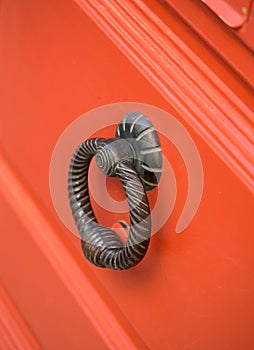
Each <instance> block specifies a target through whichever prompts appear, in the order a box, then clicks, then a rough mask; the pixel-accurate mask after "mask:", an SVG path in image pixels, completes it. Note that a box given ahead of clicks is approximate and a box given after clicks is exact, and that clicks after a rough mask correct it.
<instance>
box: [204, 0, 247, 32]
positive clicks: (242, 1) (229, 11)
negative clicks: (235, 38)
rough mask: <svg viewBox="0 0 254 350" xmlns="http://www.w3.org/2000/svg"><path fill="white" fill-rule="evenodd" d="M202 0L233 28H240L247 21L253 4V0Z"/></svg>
mask: <svg viewBox="0 0 254 350" xmlns="http://www.w3.org/2000/svg"><path fill="white" fill-rule="evenodd" d="M202 1H203V2H204V3H205V4H206V5H208V6H209V7H210V8H211V9H212V10H213V11H214V12H215V13H216V14H217V15H218V16H219V17H220V19H222V20H223V21H224V22H225V23H226V24H227V25H228V26H230V27H232V28H239V27H241V26H243V25H244V24H245V23H246V22H247V20H248V16H249V13H250V10H251V6H252V0H223V1H216V0H202Z"/></svg>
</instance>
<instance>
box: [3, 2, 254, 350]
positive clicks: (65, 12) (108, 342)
mask: <svg viewBox="0 0 254 350" xmlns="http://www.w3.org/2000/svg"><path fill="white" fill-rule="evenodd" d="M108 3H109V1H104V2H101V6H102V5H103V6H104V8H102V7H101V8H99V7H98V8H97V10H98V11H99V10H100V11H101V12H102V13H105V14H109V13H110V11H109V9H108V7H107V5H108ZM116 4H117V2H116ZM124 4H125V5H126V6H127V5H128V2H125V3H124ZM132 8H133V7H130V9H132ZM113 9H114V8H113V7H111V11H113ZM86 11H87V12H89V11H90V10H89V9H88V8H87V9H86ZM135 11H137V12H135ZM135 11H134V12H135V13H136V14H139V11H138V9H136V10H135ZM161 11H162V10H161ZM96 13H97V14H98V12H96ZM123 13H125V12H123ZM130 13H131V11H130ZM160 15H161V16H164V15H165V16H166V17H167V16H168V14H167V12H165V13H164V12H163V11H162V12H161V13H160ZM172 16H173V15H172ZM90 17H93V14H92V12H90ZM173 17H174V16H173ZM96 18H97V20H98V25H99V26H100V27H101V28H102V27H103V23H104V22H102V20H101V19H100V21H99V15H97V17H96ZM96 18H95V16H94V17H93V19H94V21H96ZM100 18H101V17H100ZM142 18H143V17H142ZM142 18H141V19H142ZM122 21H123V23H122V28H124V17H122ZM165 21H166V19H165ZM0 23H1V56H0V60H1V62H0V76H1V84H0V85H1V86H0V88H1V93H0V99H1V100H0V151H1V158H0V174H1V175H0V193H1V202H0V203H1V210H0V212H1V221H0V224H1V231H0V232H1V236H0V239H1V244H0V249H1V252H0V266H1V267H0V279H1V284H2V285H3V287H4V292H1V293H0V294H1V296H2V300H3V301H2V303H1V307H2V310H1V315H6V316H4V317H2V318H1V325H4V327H3V328H2V329H4V331H3V333H2V337H1V339H2V343H1V344H3V345H2V347H3V348H4V349H13V348H15V347H14V345H13V344H15V346H16V348H19V349H24V348H27V349H29V348H36V346H37V345H38V346H39V347H41V348H44V349H56V348H57V349H58V348H59V349H84V348H96V349H104V348H105V347H108V348H112V349H113V348H114V349H130V348H137V349H142V348H145V347H146V346H147V347H148V348H150V349H170V348H172V349H184V348H188V349H193V350H199V349H200V350H201V349H202V350H203V349H223V350H227V349H231V350H232V349H233V350H234V349H235V350H238V349H246V348H252V347H253V345H254V337H253V332H252V324H253V315H254V302H253V293H254V283H253V278H252V274H253V264H254V255H253V244H254V236H253V232H254V218H253V207H254V199H253V195H252V191H253V188H252V187H251V185H252V183H253V182H252V181H251V180H252V178H253V174H252V173H251V165H253V157H251V145H250V144H251V135H252V134H251V133H252V118H253V115H252V114H251V111H252V110H253V102H252V101H253V99H252V93H253V92H252V90H251V89H250V88H249V86H246V85H245V83H243V81H241V79H239V76H238V75H237V74H236V73H235V72H234V71H232V70H230V69H228V66H227V63H225V65H221V61H220V60H217V58H216V57H215V56H213V55H214V53H212V54H211V57H214V58H213V60H212V63H213V67H212V68H211V67H210V66H209V65H208V66H207V65H205V64H204V65H200V66H199V67H196V68H195V66H196V63H197V62H198V63H202V62H203V59H204V57H210V56H209V55H210V53H209V50H208V49H207V52H204V51H203V50H202V48H201V46H199V44H198V40H197V39H196V37H195V36H194V34H193V37H192V34H190V33H189V34H187V32H186V33H185V31H184V29H183V27H181V21H180V20H179V17H175V23H176V24H177V23H178V26H176V29H175V30H176V32H174V31H172V32H170V33H171V34H172V33H173V34H174V36H173V40H171V41H170V40H169V41H168V42H167V43H168V49H169V50H170V52H169V54H170V53H171V54H175V56H173V59H172V60H171V61H167V63H168V64H170V65H171V68H172V71H173V70H174V69H175V67H176V66H177V62H179V64H180V63H181V64H180V66H182V64H183V63H185V64H186V66H185V67H186V70H185V71H187V72H188V74H187V76H189V78H188V79H189V80H186V79H187V77H186V74H185V73H184V72H183V69H180V68H179V70H175V72H176V74H175V75H176V78H174V76H173V74H171V72H172V71H171V70H170V69H168V70H164V69H162V68H161V69H160V67H162V61H160V60H158V61H157V66H156V67H157V68H158V71H157V73H156V74H154V75H152V73H153V70H154V67H155V65H154V62H153V61H152V60H153V59H154V57H152V59H151V60H150V66H148V65H147V64H146V62H145V59H142V57H144V56H142V57H141V58H140V61H139V63H137V62H138V61H137V60H135V59H136V58H135V57H136V56H135V54H136V51H135V49H134V47H135V45H136V44H135V45H134V46H133V45H131V44H130V41H129V40H130V38H131V36H130V37H128V38H127V37H125V41H124V39H123V38H122V39H121V40H123V41H122V49H121V50H123V51H124V49H123V48H124V46H123V43H124V42H125V43H126V42H127V44H128V45H127V46H128V47H129V51H125V53H126V54H127V56H128V59H127V58H126V57H125V56H124V55H123V53H122V52H121V51H120V50H119V48H118V47H120V45H121V40H120V37H118V39H116V38H117V34H116V31H115V30H114V23H113V22H111V25H110V26H109V27H107V28H108V29H107V28H106V26H104V31H105V33H106V34H107V35H108V36H110V35H112V38H111V39H112V41H114V42H116V41H117V42H118V44H117V45H118V47H117V46H115V45H114V44H113V43H112V41H111V40H110V39H109V38H107V36H106V35H105V33H104V31H101V30H100V29H98V27H97V25H96V24H95V23H94V22H93V21H91V19H89V17H88V16H87V15H86V14H85V13H84V12H83V10H81V9H80V7H78V6H77V5H76V4H75V3H74V2H73V1H71V0H64V1H61V4H60V3H59V1H57V0H53V1H44V2H38V1H37V2H30V1H28V0H27V1H22V3H21V2H15V1H13V2H8V1H2V3H1V21H0ZM96 23H97V22H96ZM119 23H120V22H119ZM139 23H140V24H142V25H143V24H145V23H146V22H144V23H143V22H142V21H141V20H140V22H139ZM110 27H111V34H110V32H109V28H110ZM119 28H120V26H119ZM164 28H165V27H164ZM139 33H140V34H142V33H143V32H141V31H140V32H139ZM184 33H185V35H186V36H184ZM173 34H172V35H173ZM182 36H184V38H185V41H186V42H189V40H190V43H196V44H195V47H193V51H192V50H190V47H189V46H188V45H186V46H183V45H182V41H181V38H182ZM132 37H133V38H134V39H135V35H133V36H132ZM161 39H162V36H159V37H158V40H161ZM196 40H197V41H196ZM155 44H157V43H155ZM178 44H179V45H178ZM180 44H181V45H180ZM146 45H147V42H146V41H144V40H143V49H144V51H143V52H144V53H148V52H149V51H146V50H147V47H146ZM163 45H164V44H163ZM180 46H181V47H182V48H183V51H185V50H186V51H185V54H186V53H188V54H190V55H193V56H189V59H188V60H187V59H186V57H185V56H184V53H183V52H182V51H181V50H180V49H179V47H180ZM193 46H194V45H193ZM136 47H137V46H136ZM154 47H155V48H157V46H154ZM163 47H164V46H163ZM199 50H200V51H199ZM197 52H198V53H199V55H198V57H199V60H198V61H195V62H196V63H195V64H192V62H193V60H192V59H193V58H195V59H196V55H197ZM243 52H244V51H243ZM131 53H132V56H131ZM160 57H164V58H165V59H166V58H167V55H166V56H160ZM146 58H147V56H146ZM129 59H131V61H132V63H131V62H130V61H129ZM142 60H143V63H144V64H141V63H140V62H141V61H142ZM178 60H179V61H178ZM250 62H251V60H250V59H249V61H248V64H250ZM133 64H134V65H135V67H134V65H133ZM210 64H211V62H210ZM136 67H137V68H138V70H137V69H136ZM149 67H150V71H149ZM142 68H143V73H145V74H142ZM168 68H170V67H168ZM194 68H195V70H194ZM192 69H193V70H192ZM192 74H193V75H192ZM206 74H207V75H206ZM144 75H145V77H144ZM153 77H154V78H153ZM156 77H157V82H156V81H155V78H156ZM163 77H164V78H165V80H167V79H168V78H169V77H170V79H171V78H172V85H171V86H169V85H170V84H168V85H165V84H164V82H165V81H164V80H163V79H162V78H163ZM196 77H198V79H201V78H202V80H198V82H199V81H202V82H203V84H205V85H204V89H203V88H202V86H201V87H198V86H196V87H195V84H194V83H191V82H192V81H195V78H196ZM153 79H154V80H153ZM160 79H161V80H160ZM181 80H182V84H183V83H184V82H186V81H188V86H186V87H185V89H183V90H182V99H181V97H180V88H179V89H177V86H178V84H180V81H181ZM252 82H253V81H252ZM197 85H198V84H197ZM179 86H180V85H179ZM159 87H161V90H160V91H158V90H159ZM181 88H183V86H181ZM191 88H193V89H191ZM205 88H208V89H209V94H208V93H206V91H205ZM236 90H237V93H236ZM188 94H189V98H190V97H193V96H195V99H194V101H193V103H192V104H191V103H189V100H186V99H187V98H188ZM198 96H199V98H198ZM215 97H216V98H215ZM185 98H186V99H185ZM217 98H218V99H219V100H218V102H217V104H216V103H215V100H216V99H217ZM204 99H207V100H205V101H208V99H209V103H202V101H204ZM190 100H191V98H190ZM119 101H139V102H144V103H149V104H153V105H156V106H158V107H160V108H163V109H165V110H167V111H168V112H169V113H171V114H173V115H174V116H176V118H177V119H178V120H179V121H180V122H181V123H183V125H184V126H185V127H186V128H187V130H188V131H189V133H190V134H191V136H192V138H193V139H194V141H195V143H196V145H197V147H198V150H199V152H200V156H201V159H202V162H203V167H204V180H205V182H204V194H203V198H202V201H201V205H200V208H199V210H198V213H197V215H196V217H195V219H194V220H193V222H192V223H191V224H190V225H189V227H188V228H187V229H186V231H185V232H184V233H183V234H182V235H180V236H179V235H176V234H175V233H174V228H175V224H176V222H177V219H178V217H179V215H180V213H181V209H182V205H183V202H184V199H185V198H186V192H187V184H186V173H185V174H184V175H183V162H182V159H181V157H180V155H179V154H178V152H177V151H176V150H175V149H174V147H173V146H172V145H171V144H170V142H168V141H167V140H166V139H164V138H161V142H162V149H163V152H164V154H165V155H166V156H167V157H168V158H169V159H170V163H171V165H172V167H173V168H174V170H175V173H176V179H177V183H178V185H179V188H180V189H182V190H181V191H178V198H177V203H176V207H175V209H174V211H173V213H172V215H171V217H170V218H169V219H168V221H167V222H166V224H165V225H164V227H163V228H162V229H161V230H160V232H158V233H157V234H156V235H155V236H154V237H153V238H152V242H151V246H150V249H149V251H148V254H147V256H146V257H145V259H144V261H143V262H142V263H141V264H140V265H139V266H138V267H137V268H135V269H131V270H129V271H124V272H120V271H119V272H116V271H110V270H103V269H98V268H96V267H93V266H92V265H91V264H89V263H88V262H87V261H86V260H84V258H83V256H82V252H81V249H80V242H79V240H78V239H77V238H75V237H74V236H73V235H72V234H70V232H68V230H67V229H66V228H65V227H64V226H63V225H62V224H61V222H60V221H59V219H58V217H57V215H56V213H55V210H54V208H53V206H52V202H51V198H50V193H49V185H48V171H49V163H50V159H51V155H52V152H53V149H54V146H55V143H56V141H57V139H58V137H59V136H60V134H61V133H62V132H63V130H64V129H65V128H66V127H67V126H68V125H69V123H71V122H72V121H73V120H75V118H77V117H78V116H80V115H81V114H83V113H84V112H86V111H88V110H90V109H92V108H95V107H97V106H100V105H103V104H107V103H113V102H119ZM184 101H185V102H184ZM221 101H222V102H221ZM220 103H222V105H221V108H219V106H218V105H219V104H220ZM215 107H216V108H218V110H219V111H220V113H221V114H220V115H219V118H218V116H217V118H216V115H217V114H216V113H214V114H213V113H212V110H214V109H213V108H215ZM209 108H210V113H211V114H210V115H207V114H206V113H207V111H208V110H209ZM202 112H203V114H204V117H203V118H201V115H202ZM199 116H200V118H199ZM213 117H214V119H213ZM230 118H232V120H231V119H230ZM105 119H106V116H105ZM219 119H220V120H222V121H223V123H224V122H225V123H226V124H224V129H223V126H222V124H220V123H219V122H218V120H219ZM195 120H196V122H195ZM209 120H211V121H212V120H213V123H212V124H213V125H214V126H212V127H210V124H209V123H208V122H209ZM87 122H88V123H92V121H91V120H88V121H87ZM218 123H219V124H218ZM216 125H219V126H218V130H220V132H221V135H223V130H224V133H225V138H224V141H225V142H224V143H219V145H220V147H218V148H216V147H215V145H216V142H214V143H213V141H212V140H213V138H214V140H216V135H213V132H214V131H215V130H217V129H216V128H215V126H216ZM201 126H202V128H201ZM233 126H234V128H233ZM102 127H103V125H102ZM232 128H233V129H232ZM203 130H206V132H203ZM108 132H110V130H108ZM112 132H113V128H112ZM234 135H236V136H237V137H236V138H235V139H234ZM102 136H103V135H102ZM206 136H207V137H206ZM228 140H232V144H230V145H231V146H232V147H233V148H232V149H233V150H234V151H235V150H240V153H239V154H237V155H236V158H237V157H238V158H239V159H237V161H236V162H235V163H234V162H233V163H230V162H229V161H228V160H229V159H231V158H230V157H229V155H230V154H231V153H230V152H229V151H228V150H227V149H226V146H227V147H229V143H228V142H229V141H228ZM229 148H230V147H229ZM224 155H228V156H225V157H224ZM232 157H233V156H232ZM232 159H233V158H232ZM232 164H233V165H232ZM237 164H238V168H239V169H240V170H241V172H242V173H241V172H237V170H236V168H235V165H237ZM241 174H245V175H243V176H241ZM246 174H249V175H248V176H247V175H246ZM246 179H248V181H247V180H246ZM245 180H246V181H245ZM249 180H250V181H249ZM120 190H121V188H120V187H119V191H120ZM155 198H156V192H155V193H152V194H151V195H150V200H151V201H153V200H154V199H155ZM165 205H166V198H165ZM96 213H97V215H98V218H99V220H100V221H101V222H103V220H106V218H105V212H104V211H102V210H101V209H100V208H96ZM3 310H4V312H5V313H3ZM6 320H7V322H6ZM15 327H16V328H17V331H15ZM6 328H8V329H9V331H6ZM19 332H21V335H20V333H19ZM6 335H7V336H6ZM17 339H18V340H17ZM24 344H25V345H24Z"/></svg>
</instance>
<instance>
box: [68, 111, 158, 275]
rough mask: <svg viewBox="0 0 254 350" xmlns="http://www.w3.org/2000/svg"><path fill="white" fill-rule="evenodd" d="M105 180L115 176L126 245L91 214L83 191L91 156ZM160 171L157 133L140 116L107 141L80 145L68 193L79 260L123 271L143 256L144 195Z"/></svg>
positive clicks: (147, 229) (146, 237)
mask: <svg viewBox="0 0 254 350" xmlns="http://www.w3.org/2000/svg"><path fill="white" fill-rule="evenodd" d="M93 156H95V157H96V164H97V166H98V168H99V169H100V170H101V171H102V172H103V173H104V174H105V175H106V176H117V177H118V178H119V179H120V181H121V183H122V185H123V188H124V190H125V193H126V196H127V200H128V205H129V209H130V228H129V236H128V239H127V242H126V244H123V242H122V241H121V240H120V238H119V237H118V235H117V234H116V233H115V232H114V231H113V230H111V229H109V228H108V227H104V226H101V225H100V224H99V223H98V222H97V220H96V217H95V215H94V212H93V208H92V206H91V203H90V198H89V190H88V169H89V164H90V161H91V159H92V157H93ZM161 171H162V152H161V148H160V141H159V138H158V135H157V132H156V131H155V130H154V128H153V125H152V123H151V122H150V120H149V119H148V118H147V117H146V116H145V115H143V114H142V113H140V112H130V113H128V114H126V115H125V116H124V118H123V119H122V120H121V122H120V123H119V125H118V127H117V129H116V137H115V138H111V139H103V138H93V139H89V140H86V141H84V142H83V143H82V144H81V145H79V147H78V148H77V149H76V151H75V153H74V155H73V156H72V159H71V163H70V167H69V175H68V193H69V200H70V206H71V210H72V214H73V217H74V220H75V224H76V226H77V228H78V231H79V233H80V236H81V245H82V250H83V252H84V255H85V257H86V258H87V259H88V260H89V261H90V262H91V263H93V264H94V265H96V266H100V267H108V268H111V269H115V270H125V269H129V268H130V267H133V266H135V265H137V264H138V263H139V262H140V261H141V260H142V259H143V257H144V256H145V254H146V251H147V249H148V246H149V241H150V235H151V218H150V207H149V203H148V199H147V195H146V191H150V190H152V189H154V188H155V187H156V186H157V185H158V183H159V180H160V176H161Z"/></svg>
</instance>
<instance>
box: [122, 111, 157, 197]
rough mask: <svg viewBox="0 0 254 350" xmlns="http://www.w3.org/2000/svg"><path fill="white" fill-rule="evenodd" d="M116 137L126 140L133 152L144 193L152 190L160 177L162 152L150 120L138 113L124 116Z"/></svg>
mask: <svg viewBox="0 0 254 350" xmlns="http://www.w3.org/2000/svg"><path fill="white" fill-rule="evenodd" d="M116 137H118V138H124V139H128V141H129V142H130V143H131V144H132V146H133V148H134V150H135V159H134V166H135V168H136V170H137V173H138V174H139V176H140V178H141V181H142V183H143V186H144V188H145V190H146V191H151V190H152V189H154V188H155V187H156V186H157V185H158V183H159V181H160V177H161V172H162V151H161V147H160V141H159V138H158V134H157V132H156V131H155V129H154V127H153V125H152V123H151V122H150V120H149V119H148V118H147V117H146V116H145V115H143V114H142V113H140V112H130V113H128V114H126V115H125V116H124V118H123V119H122V120H121V121H120V123H119V125H118V127H117V129H116Z"/></svg>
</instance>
